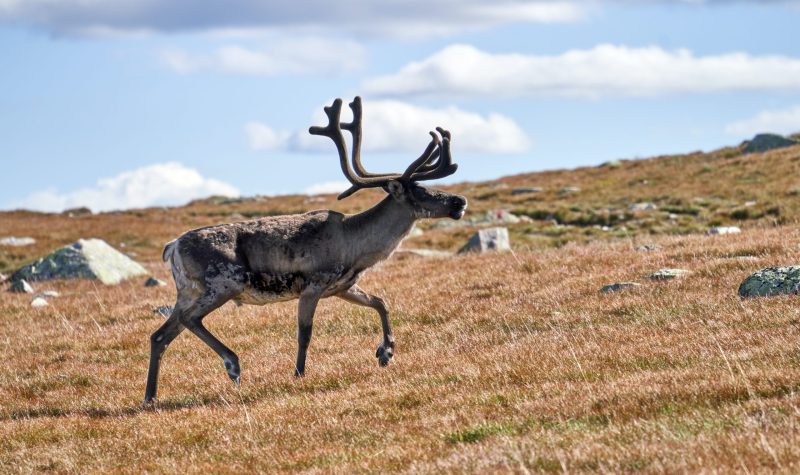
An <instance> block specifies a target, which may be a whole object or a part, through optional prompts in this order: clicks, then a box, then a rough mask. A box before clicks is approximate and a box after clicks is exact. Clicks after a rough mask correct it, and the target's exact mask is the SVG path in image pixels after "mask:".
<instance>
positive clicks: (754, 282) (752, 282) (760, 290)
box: [739, 266, 800, 297]
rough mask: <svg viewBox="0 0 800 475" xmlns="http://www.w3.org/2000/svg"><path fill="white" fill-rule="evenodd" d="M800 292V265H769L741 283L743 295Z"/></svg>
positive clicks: (792, 293)
mask: <svg viewBox="0 0 800 475" xmlns="http://www.w3.org/2000/svg"><path fill="white" fill-rule="evenodd" d="M797 294H800V266H786V267H767V268H766V269H761V270H760V271H758V272H756V273H754V274H752V275H750V276H749V277H747V278H746V279H744V281H743V282H742V283H741V285H739V295H740V296H741V297H767V296H770V295H797Z"/></svg>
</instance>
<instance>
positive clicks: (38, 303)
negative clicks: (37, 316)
mask: <svg viewBox="0 0 800 475" xmlns="http://www.w3.org/2000/svg"><path fill="white" fill-rule="evenodd" d="M48 305H50V304H49V303H47V300H45V299H44V297H36V298H34V299H33V300H31V307H47V306H48Z"/></svg>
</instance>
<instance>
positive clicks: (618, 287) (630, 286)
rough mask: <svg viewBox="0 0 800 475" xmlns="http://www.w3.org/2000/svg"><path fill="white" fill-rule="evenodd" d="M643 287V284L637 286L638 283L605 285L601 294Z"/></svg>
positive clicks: (601, 289)
mask: <svg viewBox="0 0 800 475" xmlns="http://www.w3.org/2000/svg"><path fill="white" fill-rule="evenodd" d="M641 286H642V284H637V283H636V282H615V283H613V284H608V285H604V286H603V287H602V288H600V292H602V293H604V294H608V293H611V292H619V291H620V290H628V289H635V288H637V287H641Z"/></svg>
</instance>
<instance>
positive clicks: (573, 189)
mask: <svg viewBox="0 0 800 475" xmlns="http://www.w3.org/2000/svg"><path fill="white" fill-rule="evenodd" d="M580 191H581V189H580V188H578V187H577V186H565V187H564V188H561V190H559V193H561V194H567V193H580Z"/></svg>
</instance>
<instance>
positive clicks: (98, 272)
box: [11, 239, 147, 285]
mask: <svg viewBox="0 0 800 475" xmlns="http://www.w3.org/2000/svg"><path fill="white" fill-rule="evenodd" d="M145 274H147V270H145V268H144V267H142V266H141V264H139V263H137V262H135V261H133V260H131V259H130V258H129V257H128V256H126V255H125V254H122V253H121V252H119V251H117V250H116V249H114V248H113V247H111V246H109V245H108V244H107V243H106V242H105V241H103V240H101V239H80V240H79V241H77V242H75V243H73V244H70V245H68V246H64V247H62V248H61V249H57V250H56V251H54V252H53V253H52V254H50V255H48V256H45V257H43V258H41V259H39V260H37V261H35V262H32V263H30V264H28V265H26V266H24V267H22V268H20V269H18V270H17V271H16V272H14V273H13V274H12V275H11V280H12V281H14V282H16V281H18V280H20V279H25V280H30V281H37V280H52V279H97V280H99V281H100V282H102V283H104V284H106V285H114V284H118V283H120V282H121V281H123V280H125V279H127V278H130V277H136V276H140V275H145Z"/></svg>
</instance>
